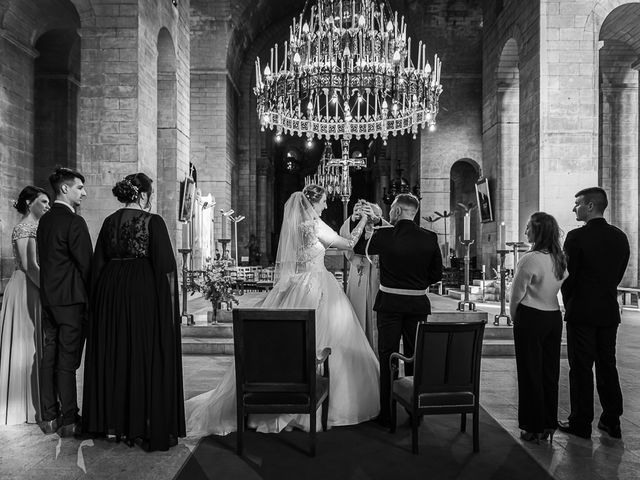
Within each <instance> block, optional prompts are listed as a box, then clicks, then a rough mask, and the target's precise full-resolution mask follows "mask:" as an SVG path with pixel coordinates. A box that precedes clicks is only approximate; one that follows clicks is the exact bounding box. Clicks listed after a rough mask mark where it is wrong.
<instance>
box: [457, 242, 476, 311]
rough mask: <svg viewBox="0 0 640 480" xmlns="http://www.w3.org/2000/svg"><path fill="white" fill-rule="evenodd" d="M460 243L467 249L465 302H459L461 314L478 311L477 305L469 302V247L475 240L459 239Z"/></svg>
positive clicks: (465, 255) (465, 256) (465, 257)
mask: <svg viewBox="0 0 640 480" xmlns="http://www.w3.org/2000/svg"><path fill="white" fill-rule="evenodd" d="M459 241H460V243H461V244H462V245H464V247H465V253H464V300H461V301H459V302H458V310H459V311H461V312H464V311H471V312H475V311H476V304H475V303H474V302H472V301H471V300H469V261H470V259H469V247H470V246H471V245H472V244H473V243H474V241H475V240H462V239H461V238H460V239H459Z"/></svg>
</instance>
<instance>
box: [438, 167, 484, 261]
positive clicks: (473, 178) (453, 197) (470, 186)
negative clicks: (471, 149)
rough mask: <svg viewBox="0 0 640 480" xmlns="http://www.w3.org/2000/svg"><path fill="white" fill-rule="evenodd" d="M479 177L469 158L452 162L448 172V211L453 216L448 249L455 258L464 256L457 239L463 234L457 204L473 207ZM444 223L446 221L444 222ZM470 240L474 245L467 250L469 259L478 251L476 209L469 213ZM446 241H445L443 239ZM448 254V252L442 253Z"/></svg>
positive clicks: (478, 234) (461, 217) (462, 221)
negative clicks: (453, 252)
mask: <svg viewBox="0 0 640 480" xmlns="http://www.w3.org/2000/svg"><path fill="white" fill-rule="evenodd" d="M479 176H480V169H479V166H478V164H477V163H476V162H474V161H473V160H471V159H469V158H462V159H460V160H457V161H456V162H454V164H453V165H452V166H451V171H450V185H451V187H450V194H449V207H450V209H449V211H451V212H454V215H453V216H452V217H451V219H450V220H449V225H450V230H449V232H450V234H449V239H448V240H449V242H448V243H449V248H451V249H453V250H454V251H455V253H456V255H455V256H456V257H458V258H461V257H463V256H464V249H463V247H462V245H460V242H459V241H458V239H459V237H461V236H462V234H463V223H464V210H463V209H462V207H460V205H459V204H463V205H467V206H469V205H475V204H476V190H475V185H476V182H477V181H478V178H479ZM445 221H446V220H445ZM470 233H471V239H472V240H475V243H474V244H473V245H471V247H470V249H469V255H470V257H472V258H473V257H476V256H477V252H478V249H479V245H478V243H479V242H478V240H479V239H480V222H479V220H478V212H477V208H476V209H473V210H472V211H471V231H470ZM445 240H446V239H445ZM444 253H446V254H448V252H444Z"/></svg>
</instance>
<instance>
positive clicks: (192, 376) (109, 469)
mask: <svg viewBox="0 0 640 480" xmlns="http://www.w3.org/2000/svg"><path fill="white" fill-rule="evenodd" d="M259 296H260V295H259V294H255V293H254V294H247V295H245V298H244V299H243V300H242V301H241V306H252V305H253V304H254V303H255V301H256V300H257V299H258V298H259ZM430 297H431V298H432V300H433V303H434V309H437V310H453V309H455V307H456V302H455V301H454V300H452V299H448V298H445V297H437V296H435V295H431V296H430ZM198 302H199V300H197V299H196V300H195V301H194V304H193V305H192V307H190V310H191V308H195V309H197V308H198V307H199V306H200V307H203V306H205V304H204V302H202V301H200V303H198ZM478 308H479V309H482V310H486V311H489V312H490V314H491V316H492V315H493V314H494V313H497V311H498V310H499V309H498V308H497V307H496V305H495V304H494V305H489V304H481V305H478ZM490 318H491V317H490ZM183 360H184V389H185V398H190V397H192V396H194V395H197V394H198V393H201V392H204V391H206V390H209V389H211V388H213V387H214V386H215V385H216V383H217V382H218V381H219V379H220V378H221V377H222V375H223V372H224V371H225V369H226V368H227V367H228V366H229V365H230V363H231V357H230V356H206V355H185V356H184V359H183ZM639 366H640V311H637V310H625V311H624V315H623V322H622V325H621V328H620V330H619V335H618V370H619V374H620V382H621V385H622V390H623V394H624V400H625V413H624V415H623V417H622V419H621V420H622V435H623V438H622V440H615V439H612V438H609V437H608V436H607V435H606V434H605V433H603V432H600V431H599V430H598V429H597V428H595V425H596V424H597V418H598V417H599V414H600V407H599V402H597V401H595V405H596V406H595V412H596V421H594V429H593V434H592V437H591V440H584V439H581V438H577V437H573V436H568V435H566V434H564V433H560V432H557V433H556V436H555V437H554V441H553V444H551V445H549V444H548V443H541V444H540V445H536V444H534V443H526V442H524V443H523V448H525V449H526V451H527V452H528V453H529V454H530V455H531V456H532V457H533V458H534V459H535V460H536V461H538V462H539V463H540V464H541V465H542V466H543V467H544V468H545V469H546V470H547V471H548V472H549V473H550V474H551V476H552V477H554V478H557V479H561V480H578V479H580V480H586V479H607V480H609V479H624V480H626V479H635V478H640V384H639V382H638V381H637V378H638V372H639V369H640V367H639ZM81 371H82V369H81V370H80V372H81ZM81 377H82V376H81V375H79V379H78V383H79V385H78V387H79V391H81V388H82V385H81V383H82V378H81ZM480 403H481V405H482V407H483V408H484V409H485V410H486V411H487V412H488V413H489V414H490V415H491V416H492V417H493V418H494V419H496V421H497V422H498V423H499V424H500V425H501V426H502V427H503V428H504V429H505V430H506V431H507V432H508V433H509V434H511V435H512V436H513V437H514V438H515V439H516V440H517V441H518V442H521V441H520V440H519V430H518V424H517V383H516V372H515V359H514V358H483V360H482V383H481V402H480ZM568 408H569V390H568V364H567V360H566V359H564V358H563V359H562V360H561V372H560V409H559V413H558V415H559V418H560V419H565V418H566V417H567V415H568ZM423 428H424V426H423ZM480 435H481V441H482V431H481V432H480ZM0 445H2V448H0V478H1V479H3V480H8V479H29V480H31V479H39V478H42V479H45V478H47V479H76V478H92V479H93V478H95V479H116V478H122V479H147V478H148V479H172V478H174V477H175V475H176V474H177V472H178V471H179V470H180V468H181V467H182V465H183V464H184V463H185V461H186V460H187V458H188V457H189V454H190V452H191V451H193V449H194V448H195V447H196V445H197V441H196V440H191V439H182V440H181V441H180V443H179V445H178V446H177V447H174V448H172V449H171V450H170V451H168V452H154V453H145V452H143V451H142V450H140V449H139V448H137V447H134V448H129V447H127V446H125V445H124V444H115V443H109V442H106V441H103V440H83V441H80V440H75V439H69V438H60V437H58V435H49V436H44V435H43V434H42V433H41V432H40V429H39V428H38V427H37V426H36V425H33V424H25V425H20V426H0ZM491 448H492V447H491V445H487V444H484V445H481V452H480V453H479V455H481V454H482V449H491ZM399 474H400V472H399ZM475 478H478V479H483V478H488V477H483V475H482V472H477V476H476V477H475ZM491 478H495V477H491Z"/></svg>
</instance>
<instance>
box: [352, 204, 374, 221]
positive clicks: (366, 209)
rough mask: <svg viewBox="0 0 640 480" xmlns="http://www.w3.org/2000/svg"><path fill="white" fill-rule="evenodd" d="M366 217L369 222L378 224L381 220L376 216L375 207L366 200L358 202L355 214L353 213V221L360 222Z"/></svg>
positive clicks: (355, 206)
mask: <svg viewBox="0 0 640 480" xmlns="http://www.w3.org/2000/svg"><path fill="white" fill-rule="evenodd" d="M363 215H364V216H366V217H367V218H368V220H367V222H372V223H374V224H375V223H377V222H378V221H379V220H380V216H379V215H376V212H375V211H374V207H373V205H372V204H371V203H369V202H367V201H366V200H358V202H357V203H356V204H355V205H354V207H353V212H352V213H351V220H353V221H354V222H355V221H358V220H360V219H361V218H362V216H363Z"/></svg>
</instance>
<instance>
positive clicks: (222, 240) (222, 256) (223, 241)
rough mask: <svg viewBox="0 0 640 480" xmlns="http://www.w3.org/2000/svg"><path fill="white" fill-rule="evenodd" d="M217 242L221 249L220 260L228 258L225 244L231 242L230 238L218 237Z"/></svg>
mask: <svg viewBox="0 0 640 480" xmlns="http://www.w3.org/2000/svg"><path fill="white" fill-rule="evenodd" d="M218 243H219V244H220V248H221V249H222V253H221V254H220V260H229V250H228V249H227V245H228V244H229V243H231V239H230V238H219V239H218Z"/></svg>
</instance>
